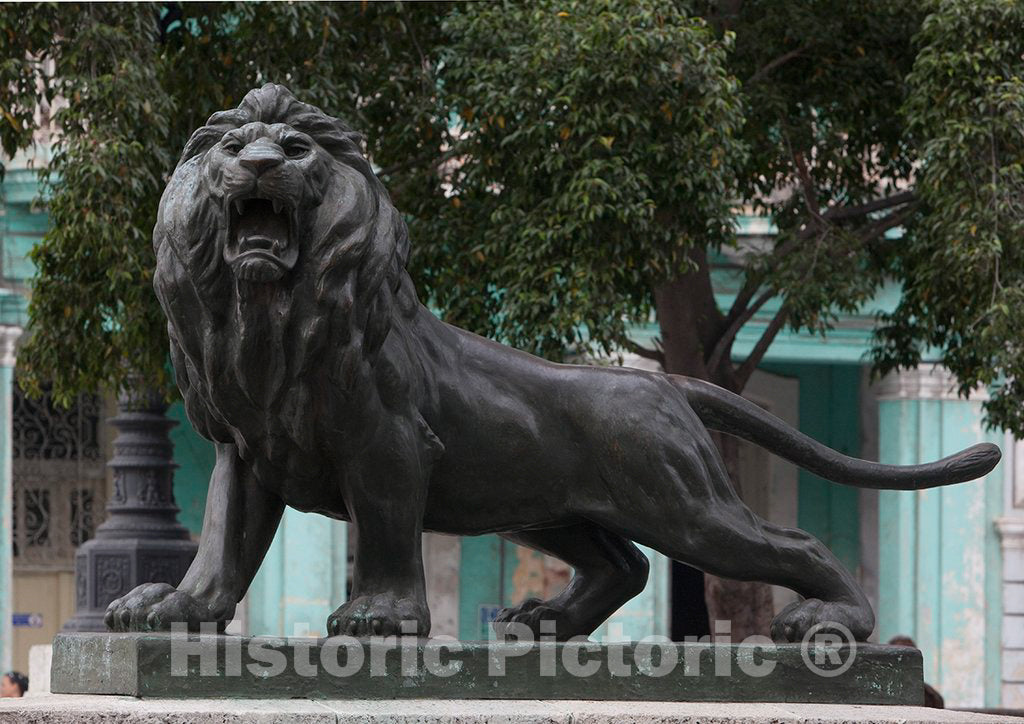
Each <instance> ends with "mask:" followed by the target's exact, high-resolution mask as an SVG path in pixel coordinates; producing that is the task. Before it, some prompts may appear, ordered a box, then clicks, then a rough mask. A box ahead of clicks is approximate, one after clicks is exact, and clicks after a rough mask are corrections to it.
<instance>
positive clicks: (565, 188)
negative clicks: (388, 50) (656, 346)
mask: <svg viewBox="0 0 1024 724" xmlns="http://www.w3.org/2000/svg"><path fill="white" fill-rule="evenodd" d="M445 30H446V31H447V33H448V36H449V38H450V39H449V45H448V46H447V47H446V48H445V49H444V54H443V56H442V57H443V67H442V72H441V74H440V79H439V86H440V87H441V88H442V89H443V108H444V110H445V111H448V112H449V113H450V114H451V115H452V117H457V118H458V125H457V126H456V127H455V128H454V129H453V132H452V133H451V134H450V135H448V136H447V137H446V138H445V144H446V146H447V147H448V151H447V153H446V154H445V157H446V158H452V159H455V160H453V161H451V162H448V163H447V164H446V165H444V164H443V165H442V173H441V174H440V179H439V180H440V183H441V184H442V186H443V191H444V198H439V197H438V196H437V193H436V191H437V189H436V188H435V189H433V193H431V194H430V195H423V196H421V197H419V199H417V198H415V197H413V196H412V195H411V194H410V195H403V199H402V200H403V201H404V202H406V205H405V206H403V208H407V209H410V210H411V211H412V212H413V213H414V215H415V216H416V220H415V223H414V238H415V239H416V244H415V245H414V250H415V265H416V271H417V272H418V277H419V279H420V280H422V282H423V283H424V286H425V288H426V289H427V290H428V293H429V295H430V298H431V299H432V301H433V302H434V303H435V304H437V305H438V306H439V307H440V308H442V309H443V310H445V314H446V317H447V318H448V319H449V320H450V321H452V322H453V323H455V324H459V325H462V326H465V327H468V328H470V329H474V330H476V331H478V332H481V333H482V334H486V335H489V336H493V337H496V338H499V339H501V340H503V341H506V342H508V343H511V344H513V345H515V346H518V347H521V348H525V349H528V350H530V351H533V352H536V353H539V354H542V355H547V356H550V357H554V358H556V359H557V358H561V357H562V356H563V355H564V352H565V349H566V348H567V347H575V348H577V349H581V348H582V349H589V348H593V347H598V348H600V349H602V350H604V351H606V352H607V351H610V350H611V349H612V348H613V346H614V345H616V344H622V343H623V342H624V340H625V339H626V330H627V324H628V322H630V321H638V320H644V319H646V318H647V315H648V312H649V306H650V294H651V286H652V283H653V282H654V280H657V279H667V278H670V277H673V276H675V275H677V274H679V273H680V272H682V271H683V270H684V269H685V268H686V263H687V262H686V254H685V252H686V249H687V248H688V247H689V246H691V245H693V244H702V245H703V244H707V243H721V242H723V241H724V240H726V239H728V238H730V236H731V227H730V209H729V200H730V198H731V194H732V190H733V188H734V186H735V178H734V171H735V165H736V164H737V163H738V162H739V161H740V160H741V159H742V157H743V147H742V144H741V143H739V142H738V140H737V135H738V132H739V129H740V126H741V125H742V122H743V114H742V109H741V105H740V99H739V94H738V85H737V82H736V80H735V79H734V78H733V77H731V76H730V74H729V73H728V72H727V70H726V68H725V57H726V53H727V52H728V48H729V45H730V39H729V38H725V39H721V40H719V39H716V38H715V36H714V34H713V32H712V31H711V30H710V29H709V28H708V27H707V25H706V24H705V22H704V21H702V20H700V19H696V18H691V17H688V16H687V15H686V14H685V13H684V12H682V11H681V10H680V9H679V7H678V5H677V4H676V3H673V2H670V1H668V0H644V1H643V2H637V1H635V0H629V1H625V0H587V1H585V2H583V1H580V2H552V1H544V2H534V3H529V4H521V3H505V4H503V3H490V4H481V5H469V6H460V7H459V8H458V9H457V10H455V11H454V12H453V13H451V15H450V16H449V17H448V19H447V21H446V26H445ZM499 39H500V40H499ZM431 173H433V171H432V170H430V169H428V170H427V171H426V174H427V175H429V174H431ZM434 175H435V176H437V174H434ZM428 183H429V182H428ZM435 186H436V182H435ZM409 201H412V204H411V205H409V204H408V202H409ZM417 201H419V203H417ZM588 332H589V336H588V335H587V333H588Z"/></svg>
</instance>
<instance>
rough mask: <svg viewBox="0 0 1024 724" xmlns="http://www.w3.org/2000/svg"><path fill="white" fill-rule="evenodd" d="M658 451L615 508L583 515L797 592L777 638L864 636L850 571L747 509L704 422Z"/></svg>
mask: <svg viewBox="0 0 1024 724" xmlns="http://www.w3.org/2000/svg"><path fill="white" fill-rule="evenodd" d="M663 440H664V438H663ZM659 452H660V453H661V455H660V456H647V457H645V458H644V459H637V460H635V461H632V462H633V464H634V466H635V467H634V470H636V471H638V473H639V474H636V475H635V476H633V478H632V484H623V485H619V486H616V487H615V489H614V493H613V494H614V504H613V505H608V504H603V505H601V506H600V507H597V508H595V509H593V510H590V511H589V512H588V511H581V512H582V513H583V514H584V515H588V517H589V518H591V519H593V520H595V521H597V522H598V523H600V524H601V525H604V526H605V527H607V528H608V529H610V530H613V531H615V532H616V533H618V534H619V535H622V536H624V537H626V538H629V539H631V540H634V541H636V542H638V543H641V544H643V545H647V546H649V547H651V548H654V549H655V550H657V551H660V552H661V553H663V554H665V555H666V556H668V557H669V558H673V559H675V560H677V561H681V562H683V563H687V564H689V565H692V566H694V567H695V568H699V569H701V570H703V571H706V572H708V573H711V574H713V575H716V576H721V577H723V578H732V579H736V580H740V581H763V582H765V583H773V584H776V585H780V586H785V587H786V588H790V589H792V590H794V591H796V592H797V593H799V594H800V595H801V596H804V599H805V600H803V601H799V602H797V603H795V604H793V605H791V606H790V607H788V608H787V609H786V610H784V611H782V613H780V614H779V615H778V616H777V617H776V618H775V620H774V621H773V622H772V636H773V638H775V639H776V640H778V641H800V640H802V638H803V637H804V635H805V634H807V633H808V632H809V631H811V630H812V629H815V630H820V628H819V627H828V625H829V624H830V623H833V624H840V625H841V626H842V627H845V628H846V629H848V630H849V631H850V633H851V634H852V635H853V636H854V637H855V638H856V640H858V641H863V640H866V639H867V637H868V636H869V635H870V634H871V631H872V629H873V628H874V613H873V612H872V610H871V606H870V604H869V603H868V601H867V598H866V597H865V596H864V593H863V591H861V589H860V586H858V584H857V582H856V580H855V579H854V578H853V576H852V575H851V574H850V572H849V571H848V570H846V568H845V566H843V564H842V563H840V562H839V560H838V559H837V558H836V557H835V556H834V555H833V554H832V552H831V551H830V550H829V549H828V548H827V547H825V546H824V545H823V544H822V543H821V542H820V541H818V540H817V539H816V538H814V536H812V535H810V534H809V533H806V532H804V531H802V530H798V529H793V528H782V527H780V526H777V525H773V524H771V523H768V522H767V521H764V520H762V519H761V518H759V517H758V516H757V515H755V514H754V513H753V512H752V511H751V510H750V509H749V508H747V506H746V505H744V503H743V501H742V500H740V498H739V496H738V495H737V494H736V492H735V491H734V490H733V488H732V485H731V483H730V482H729V478H728V475H727V473H726V470H725V464H724V463H723V461H722V459H721V457H720V455H719V453H718V449H717V448H716V447H715V445H714V443H713V442H712V440H711V438H710V436H709V435H708V434H707V432H706V431H705V430H704V429H703V427H701V428H695V429H693V430H691V431H690V437H689V439H682V440H678V439H677V440H672V441H665V444H664V445H663V446H662V447H661V449H660V451H659ZM833 628H834V629H835V630H837V631H842V629H841V628H839V627H838V626H835V627H833Z"/></svg>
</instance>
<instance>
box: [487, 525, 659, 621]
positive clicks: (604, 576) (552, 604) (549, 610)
mask: <svg viewBox="0 0 1024 724" xmlns="http://www.w3.org/2000/svg"><path fill="white" fill-rule="evenodd" d="M502 537H503V538H506V539H507V540H510V541H512V542H513V543H518V544H519V545H523V546H526V547H528V548H533V549H534V550H538V551H541V552H542V553H547V554H548V555H551V556H554V557H555V558H559V559H561V560H563V561H565V562H566V563H568V564H569V565H571V566H572V567H573V569H574V570H575V575H574V576H573V578H572V580H571V581H570V582H569V585H568V586H566V587H565V589H564V590H563V591H562V592H561V593H559V594H558V595H557V596H555V597H554V598H552V599H550V600H548V601H541V600H539V599H536V598H530V599H527V600H526V601H523V602H522V603H520V604H519V605H517V606H513V607H510V608H506V609H504V610H503V611H502V612H501V613H499V614H498V617H497V619H496V620H495V630H496V631H497V632H498V633H499V634H503V635H507V636H511V637H515V636H516V629H515V626H509V624H522V625H525V626H526V627H527V628H528V629H529V630H530V632H531V634H532V635H533V636H534V637H535V638H536V637H538V636H539V635H540V634H541V633H543V634H545V635H548V636H550V635H551V634H554V636H555V638H556V639H558V640H559V641H566V640H568V639H571V638H573V637H574V636H586V635H589V634H590V633H592V632H593V631H594V630H595V629H596V628H597V627H598V626H600V625H601V624H602V623H603V622H604V620H605V619H606V618H608V616H610V615H611V614H613V613H614V612H615V611H616V610H618V608H619V606H621V605H622V604H623V603H625V602H626V601H628V600H629V599H631V598H633V596H635V595H637V594H638V593H640V591H642V590H643V588H644V585H645V584H646V583H647V572H648V562H647V556H645V555H644V554H643V553H642V552H640V550H639V549H638V548H637V547H636V546H635V545H633V543H631V542H630V541H628V540H626V539H625V538H622V537H620V536H617V535H615V534H614V533H610V532H608V531H606V530H604V529H602V528H600V527H598V526H596V525H594V524H592V523H580V524H577V525H571V526H565V527H561V528H547V529H543V530H532V531H522V532H517V533H514V534H513V533H509V534H503V535H502ZM543 622H550V623H553V625H554V628H553V630H552V629H550V628H549V627H548V626H544V627H543V630H542V627H541V624H542V623H543ZM550 623H549V625H550Z"/></svg>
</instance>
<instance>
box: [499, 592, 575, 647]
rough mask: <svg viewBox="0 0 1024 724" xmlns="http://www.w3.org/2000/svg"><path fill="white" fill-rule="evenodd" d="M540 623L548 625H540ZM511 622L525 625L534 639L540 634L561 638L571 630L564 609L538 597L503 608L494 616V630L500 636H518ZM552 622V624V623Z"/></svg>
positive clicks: (515, 627)
mask: <svg viewBox="0 0 1024 724" xmlns="http://www.w3.org/2000/svg"><path fill="white" fill-rule="evenodd" d="M542 623H549V625H545V626H542V625H541V624H542ZM512 624H522V625H524V626H526V628H528V629H529V630H530V632H531V633H532V635H533V636H534V639H535V640H536V639H537V638H538V637H540V636H552V635H554V637H555V638H556V639H558V640H563V639H564V638H565V637H567V636H568V635H569V632H570V631H572V630H573V629H572V627H570V626H569V621H568V617H567V614H566V612H565V610H564V609H563V608H561V607H559V606H555V605H552V603H551V602H549V601H542V600H540V599H539V598H528V599H526V600H525V601H523V602H522V603H520V604H519V605H518V606H512V607H509V608H503V609H502V610H501V611H500V612H499V613H498V615H497V616H496V617H495V618H494V631H495V633H497V634H498V636H499V637H500V638H519V635H518V632H517V631H516V629H517V628H518V627H517V626H513V625H512ZM552 624H553V625H552Z"/></svg>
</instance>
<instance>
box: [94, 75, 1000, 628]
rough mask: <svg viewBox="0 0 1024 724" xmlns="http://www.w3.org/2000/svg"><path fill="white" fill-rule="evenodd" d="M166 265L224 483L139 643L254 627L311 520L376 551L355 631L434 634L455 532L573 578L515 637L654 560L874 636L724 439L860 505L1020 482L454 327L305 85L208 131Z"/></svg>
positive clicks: (190, 393)
mask: <svg viewBox="0 0 1024 724" xmlns="http://www.w3.org/2000/svg"><path fill="white" fill-rule="evenodd" d="M153 244H154V247H155V250H156V256H157V267H156V274H155V276H154V287H155V289H156V294H157V296H158V297H159V300H160V303H161V305H162V306H163V310H164V312H165V313H166V315H167V319H168V325H167V331H168V334H169V336H170V348H171V357H172V360H173V364H174V370H175V373H176V376H177V383H178V386H179V387H180V389H181V394H182V396H183V397H184V401H185V406H186V409H187V412H188V416H189V419H190V420H191V422H192V424H193V425H194V426H195V428H196V430H198V431H199V433H200V434H202V435H203V436H205V437H207V438H209V439H210V440H212V441H214V443H215V444H216V450H217V462H216V466H215V468H214V471H213V475H212V477H211V480H210V488H209V498H208V501H207V505H206V517H205V520H204V522H203V534H202V541H201V544H200V547H199V552H198V554H197V556H196V558H195V561H194V562H193V563H192V566H191V568H190V569H189V571H188V573H187V575H186V576H185V578H184V580H183V581H182V582H181V584H180V585H179V586H178V587H177V588H174V587H172V586H169V585H167V584H162V583H161V584H147V585H143V586H140V587H139V588H136V589H135V590H134V591H132V592H130V593H129V594H127V595H126V596H124V597H122V598H120V599H118V600H116V601H114V602H113V603H112V604H111V605H110V608H109V609H108V611H107V615H106V622H107V625H108V627H109V628H111V629H114V630H161V629H168V628H170V624H171V623H172V622H187V623H188V624H189V625H190V627H192V628H196V627H198V624H200V623H201V622H220V623H221V624H223V623H225V622H227V621H229V620H230V619H231V618H232V616H233V614H234V611H235V606H236V604H237V602H238V601H239V599H240V598H241V597H242V596H243V594H244V593H245V591H246V589H247V587H248V586H249V584H250V582H251V581H252V579H253V576H254V575H255V574H256V572H257V569H258V568H259V566H260V562H261V561H262V559H263V556H264V554H265V553H266V550H267V547H268V546H269V545H270V542H271V539H272V538H273V536H274V532H275V530H276V528H277V526H278V522H279V520H280V518H281V514H282V511H283V510H284V507H285V505H290V506H292V507H294V508H297V509H299V510H303V511H310V512H316V513H321V514H323V515H327V516H331V517H333V518H337V519H340V520H346V521H351V523H352V525H354V526H355V527H356V529H357V533H358V545H357V550H356V551H355V572H354V583H353V590H352V595H351V598H350V600H349V601H347V602H345V603H343V604H342V605H341V606H340V607H339V608H338V609H337V610H336V611H335V612H334V613H333V614H331V616H330V618H329V619H328V622H327V630H328V632H329V633H331V634H351V635H357V636H366V635H372V634H392V633H413V632H415V633H418V634H420V635H425V634H426V633H427V632H428V631H429V629H430V612H429V611H428V610H427V604H426V598H425V595H424V575H423V562H422V556H421V550H420V540H421V533H422V532H423V531H437V532H441V533H448V534H452V535H479V534H483V533H498V534H500V535H501V536H503V537H505V538H507V539H508V540H511V541H514V542H516V543H518V544H521V545H524V546H528V547H530V548H534V549H536V550H539V551H543V552H544V553H547V554H550V555H552V556H555V557H557V558H560V559H562V560H564V561H565V562H567V563H568V564H569V565H571V566H572V568H573V569H574V571H575V577H574V578H573V579H572V581H571V583H570V584H569V585H568V586H567V587H566V588H565V590H564V591H562V592H561V593H560V594H559V595H557V596H555V597H554V598H552V599H551V600H548V601H538V600H528V601H525V602H523V603H522V604H520V605H518V606H516V607H514V608H511V609H506V610H505V611H503V612H502V614H501V615H500V617H499V621H501V622H506V623H507V622H518V623H522V624H525V625H526V626H528V627H530V628H531V629H532V630H534V631H537V632H539V630H540V624H541V622H542V621H554V622H555V631H556V635H557V637H558V638H559V639H568V638H571V637H573V636H577V635H586V634H589V633H591V632H592V631H593V630H594V629H595V628H596V627H597V626H599V625H600V624H601V623H602V622H603V621H604V620H605V619H606V618H607V617H608V616H609V615H610V614H612V613H613V612H614V611H615V610H616V609H618V608H619V607H620V606H621V605H622V604H623V603H625V602H626V601H628V600H629V599H630V598H631V597H633V596H634V595H636V594H637V593H638V592H639V591H640V590H641V589H642V588H643V587H644V585H645V582H646V580H647V572H648V564H647V559H646V558H645V556H644V555H643V554H642V553H641V551H640V550H639V549H638V548H637V546H636V545H635V543H641V544H643V545H646V546H649V547H651V548H654V549H655V550H658V551H660V552H662V553H664V554H665V555H666V556H669V557H670V558H673V559H675V560H679V561H684V562H686V563H688V564H690V565H693V566H696V567H697V568H700V569H703V570H705V571H708V572H710V573H713V574H715V575H717V576H724V577H727V578H734V579H740V580H758V581H765V582H769V583H774V584H778V585H782V586H786V587H788V588H791V589H793V590H795V591H796V592H798V593H799V594H800V595H801V596H803V599H802V600H800V601H798V602H796V603H794V604H792V605H791V606H789V607H788V608H786V609H785V610H784V611H782V612H781V613H780V614H779V615H778V616H777V617H776V619H775V620H774V622H773V624H772V634H773V636H774V638H775V639H777V640H780V641H794V640H800V639H801V637H803V636H804V634H805V633H806V632H808V630H809V629H811V628H812V627H814V626H816V625H817V624H825V623H829V622H831V623H838V624H842V625H843V626H846V627H847V628H848V629H849V630H850V631H852V633H853V635H854V636H855V637H856V638H857V639H858V640H864V639H865V638H866V637H867V636H868V635H869V634H870V633H871V631H872V628H873V627H874V614H873V612H872V610H871V607H870V605H869V604H868V601H867V599H866V598H865V596H864V594H863V593H862V591H861V590H860V588H859V587H858V585H857V583H856V581H855V580H854V578H853V576H851V575H850V573H849V572H848V571H847V570H846V569H845V568H844V567H843V566H842V565H841V564H840V563H839V562H838V561H837V560H836V558H835V557H834V556H833V555H832V553H830V552H829V550H828V549H827V548H826V547H825V546H824V545H822V544H821V543H820V542H819V541H817V540H816V539H815V538H813V537H812V536H811V535H809V534H807V533H805V532H803V531H801V530H794V529H787V528H782V527H779V526H776V525H773V524H771V523H769V522H767V521H764V520H761V519H760V518H758V517H757V516H756V515H754V514H753V513H752V512H751V511H750V510H749V509H748V508H747V507H746V506H745V505H744V504H743V502H742V501H741V500H740V499H739V497H737V494H736V493H735V492H734V490H733V486H732V485H731V484H730V482H729V479H728V476H727V474H726V470H725V467H724V465H723V463H722V460H721V458H720V456H719V453H718V451H717V449H716V447H715V445H714V443H713V442H712V439H711V437H710V436H709V434H708V430H709V429H711V430H719V431H724V432H727V433H730V434H732V435H736V436H738V437H741V438H743V439H746V440H749V441H751V442H753V443H755V444H758V445H761V446H763V447H764V448H766V449H768V450H770V451H771V452H773V453H775V454H777V455H780V456H782V457H783V458H786V459H787V460H790V461H792V462H793V463H795V464H797V465H800V466H802V467H804V468H806V469H808V470H810V471H812V472H814V473H816V474H817V475H820V476H822V477H825V478H828V479H830V480H833V481H837V482H839V483H844V484H847V485H855V486H860V487H870V488H891V489H899V490H913V489H920V488H926V487H931V486H936V485H945V484H949V483H955V482H962V481H966V480H971V479H973V478H976V477H979V476H982V475H984V474H985V473H987V472H988V471H990V470H991V469H992V468H993V467H994V466H995V465H996V463H997V462H998V461H999V449H998V448H997V447H996V446H994V445H989V444H981V445H975V446H973V447H971V448H969V449H967V450H965V451H963V452H961V453H959V454H957V455H954V456H951V457H948V458H945V459H944V460H941V461H939V462H936V463H931V464H928V465H918V466H913V467H893V466H886V465H880V464H877V463H870V462H865V461H861V460H856V459H853V458H849V457H846V456H844V455H841V454H839V453H838V452H835V451H833V450H831V449H829V448H827V447H825V446H823V445H820V444H819V443H817V442H815V441H813V440H811V439H810V438H808V437H806V436H804V435H802V434H800V433H799V432H797V431H796V430H793V429H792V428H790V427H787V426H786V425H785V424H784V423H783V422H781V421H780V420H778V419H777V418H775V417H773V416H772V415H770V414H768V413H766V412H765V411H763V410H762V409H761V408H759V407H758V406H756V405H754V404H752V403H750V402H748V401H746V400H744V399H742V398H741V397H738V396H736V395H733V394H730V393H728V392H726V391H724V390H722V389H720V388H718V387H715V386H714V385H710V384H707V383H704V382H700V381H697V380H693V379H688V378H684V377H678V376H673V375H666V374H657V373H652V372H644V371H639V370H633V369H623V368H613V367H596V366H583V365H565V364H553V363H551V362H546V361H544V360H541V359H538V358H536V357H533V356H531V355H529V354H525V353H523V352H519V351H517V350H514V349H510V348H508V347H505V346H502V345H500V344H497V343H495V342H492V341H490V340H487V339H484V338H482V337H478V336H477V335H475V334H471V333H469V332H466V331H463V330H461V329H457V328H455V327H452V326H450V325H448V324H446V323H444V322H443V321H441V320H439V319H438V318H437V317H436V316H435V315H434V314H432V313H431V312H430V311H429V310H428V309H427V308H426V307H425V306H424V305H423V304H422V303H421V302H420V301H419V300H418V299H417V296H416V290H415V289H414V287H413V283H412V280H411V279H410V277H409V274H408V273H407V271H406V262H407V260H408V257H409V236H408V231H407V229H406V224H405V222H404V221H403V219H402V216H401V215H400V214H399V212H398V211H397V210H396V209H395V208H394V206H393V205H392V203H391V200H390V198H389V196H388V193H387V191H386V190H385V189H384V187H383V186H382V184H381V182H380V181H379V180H378V179H377V177H376V176H375V175H374V172H373V169H372V168H371V166H370V164H369V162H368V161H367V159H366V158H364V156H363V154H362V151H361V137H360V136H359V135H358V134H357V133H355V132H353V131H352V130H350V129H349V128H348V127H347V126H345V124H343V123H342V122H341V121H339V120H337V119H335V118H331V117H329V116H327V115H326V114H324V113H323V112H322V111H320V110H319V109H317V108H315V107H313V106H310V105H307V104H305V103H301V102H299V101H298V100H296V99H295V98H294V97H293V96H292V94H291V93H290V92H289V91H288V90H286V89H285V88H283V87H282V86H279V85H266V86H264V87H262V88H259V89H256V90H253V91H251V92H250V93H249V94H248V95H246V97H245V99H244V100H243V101H242V103H241V105H239V106H238V108H236V109H234V110H229V111H224V112H220V113H215V114H214V115H213V116H211V117H210V120H209V121H208V122H207V124H206V125H205V126H203V127H202V128H200V129H199V130H197V131H196V132H195V133H194V134H193V136H192V138H191V139H190V140H189V141H188V144H187V145H186V146H185V150H184V152H183V154H182V157H181V160H180V162H179V163H178V166H177V168H176V169H175V171H174V175H173V177H172V178H171V179H170V182H169V183H168V185H167V189H166V191H165V192H164V195H163V198H162V201H161V204H160V212H159V218H158V220H157V224H156V228H155V231H154V234H153ZM316 553H317V552H316V551H310V554H311V555H316ZM408 621H412V622H414V623H415V626H412V627H410V626H405V627H402V628H401V629H400V624H401V622H408Z"/></svg>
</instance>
